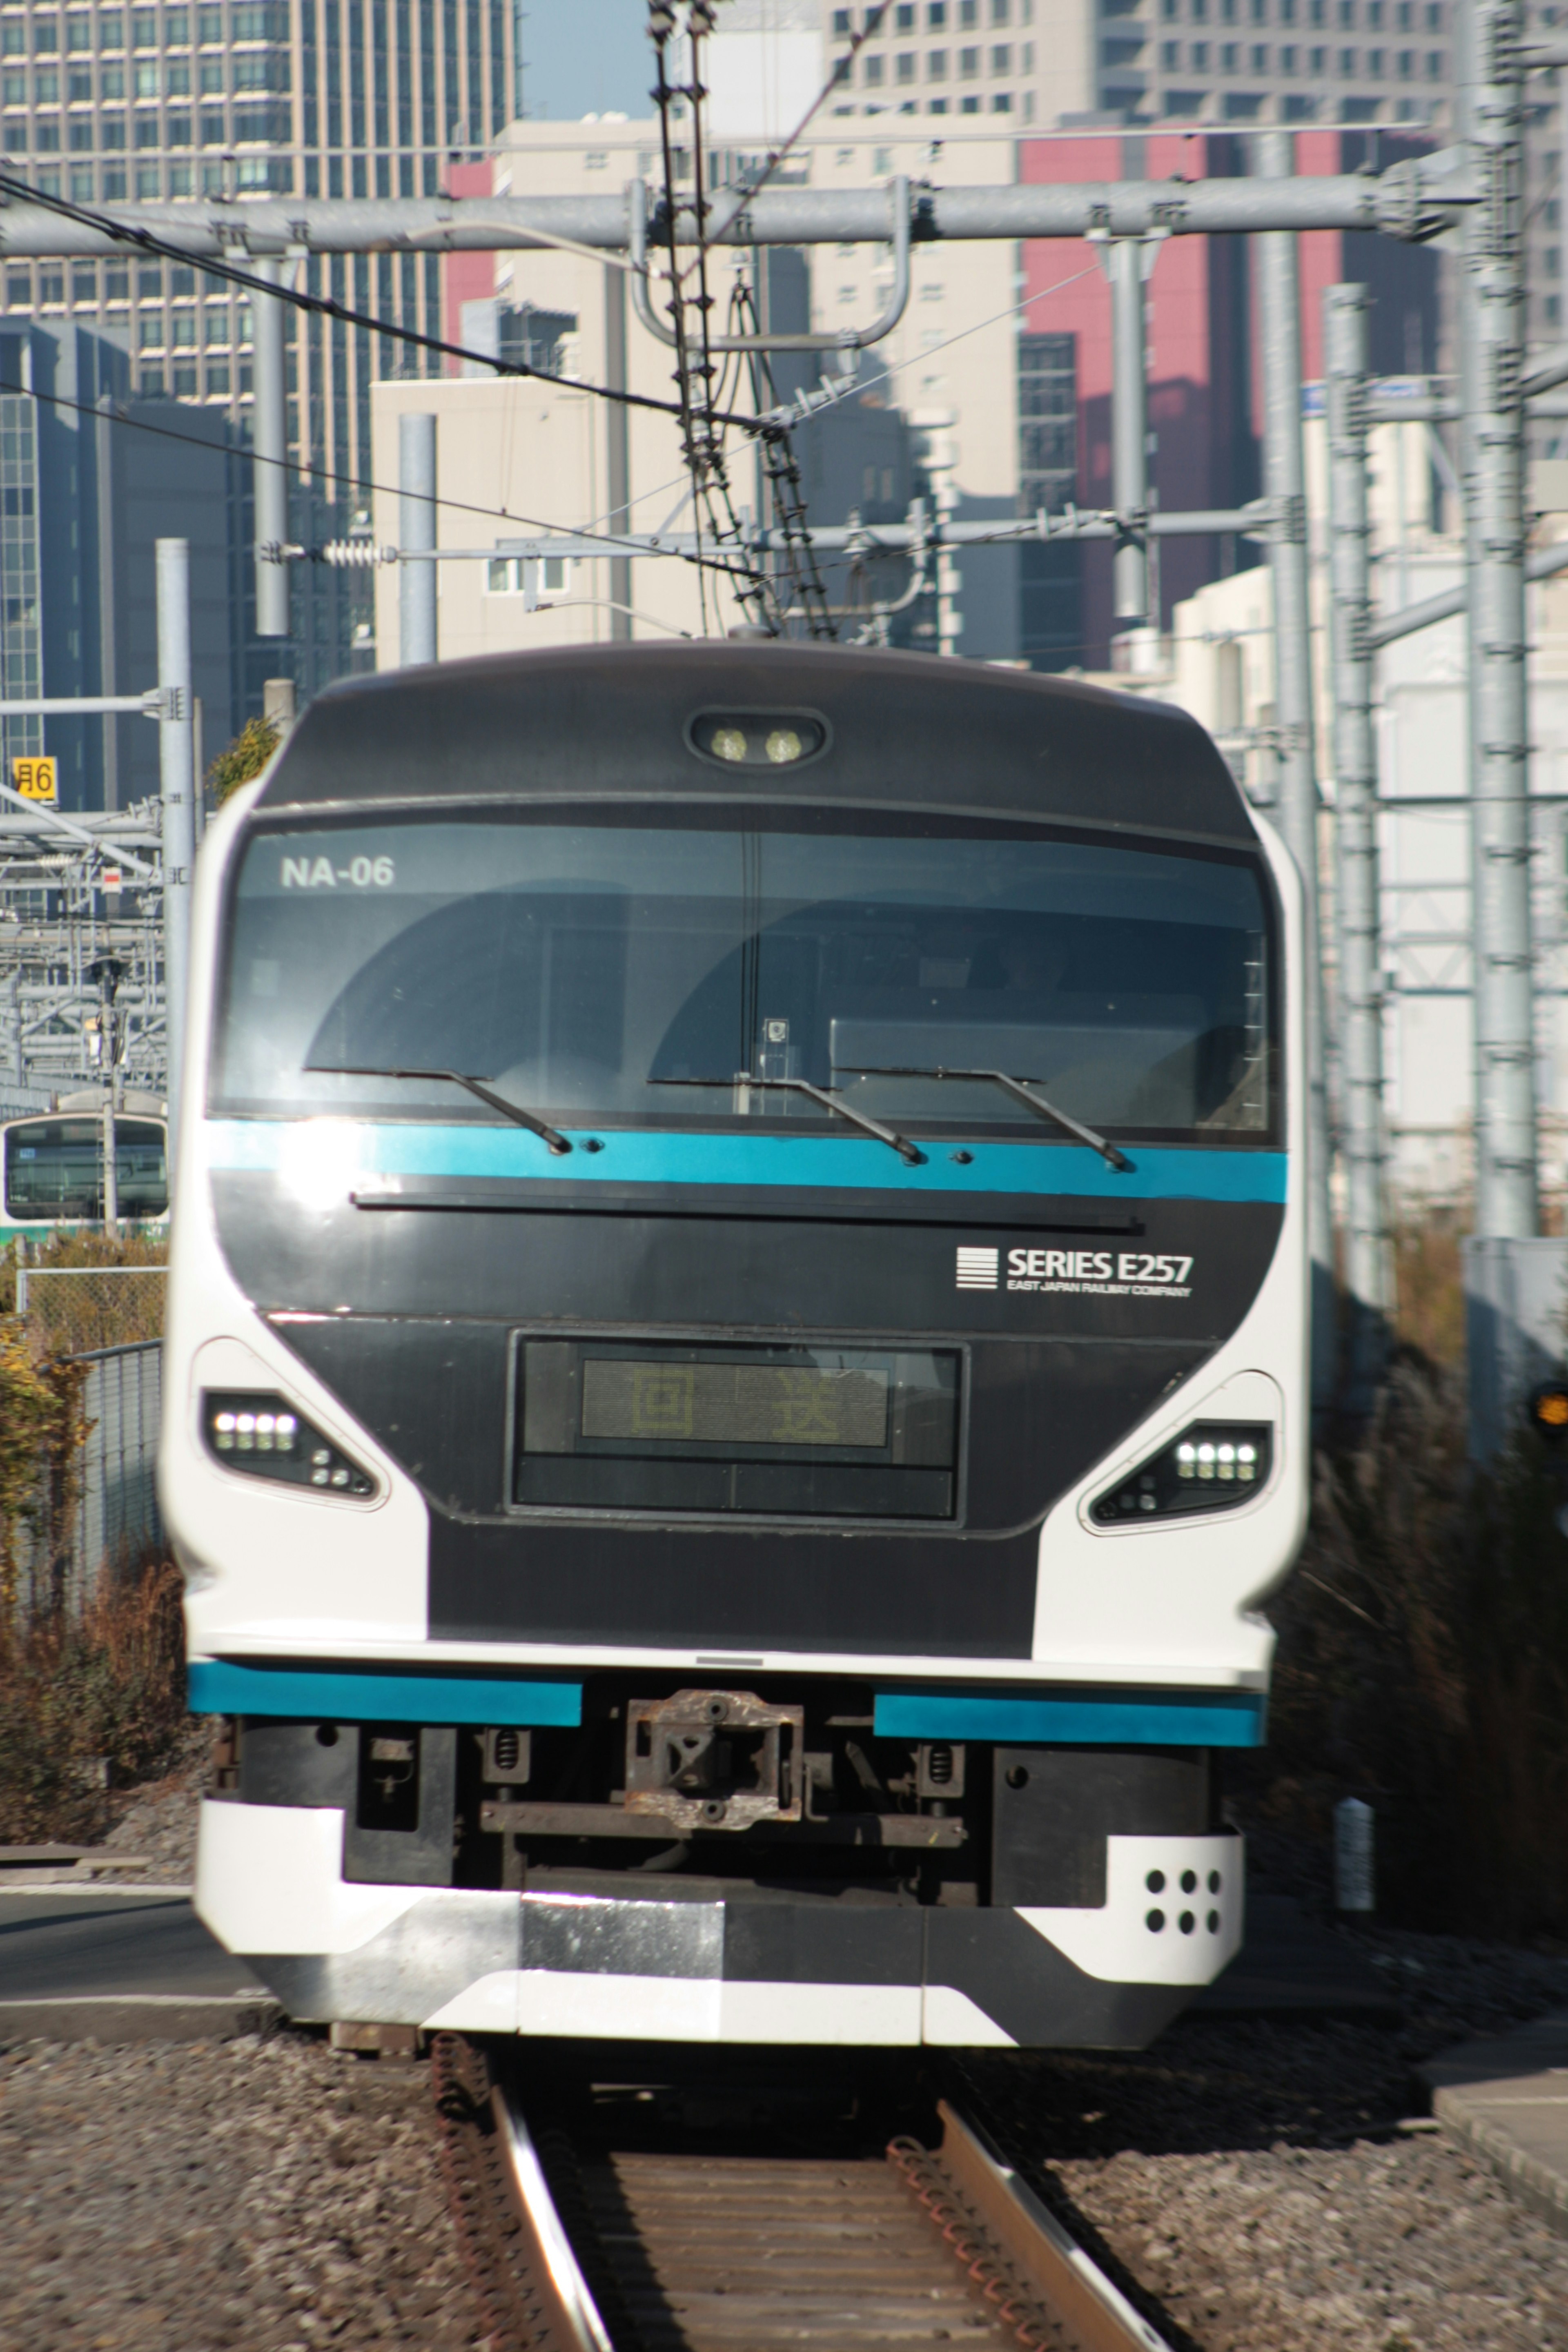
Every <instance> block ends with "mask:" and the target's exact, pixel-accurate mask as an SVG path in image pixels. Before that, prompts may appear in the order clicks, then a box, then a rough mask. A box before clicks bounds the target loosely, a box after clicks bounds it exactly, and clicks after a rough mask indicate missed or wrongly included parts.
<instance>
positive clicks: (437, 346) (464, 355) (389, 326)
mask: <svg viewBox="0 0 1568 2352" xmlns="http://www.w3.org/2000/svg"><path fill="white" fill-rule="evenodd" d="M0 196H5V197H11V198H15V199H16V200H17V201H18V202H21V203H26V204H35V205H39V206H40V207H41V208H42V209H43V210H44V211H46V212H51V213H56V214H58V215H59V216H60V218H61V219H64V220H72V221H78V222H79V223H81V224H82V225H83V226H85V227H88V228H95V229H97V230H98V231H99V232H100V234H101V235H102V236H110V237H113V238H114V239H115V240H116V241H117V242H118V243H120V244H122V245H129V246H132V247H134V248H135V249H136V250H137V251H138V252H141V253H151V254H156V255H157V257H158V258H159V259H160V260H161V261H174V262H177V263H179V264H180V266H181V267H182V268H197V269H200V270H202V271H203V272H204V274H205V276H207V277H208V278H221V279H223V280H224V282H225V283H226V284H227V285H230V286H239V287H243V288H244V289H245V290H246V292H247V293H250V294H258V295H266V296H269V297H270V298H271V299H273V300H275V301H279V302H286V303H288V304H289V305H290V307H291V308H292V309H294V310H306V311H309V312H310V313H311V314H312V315H313V316H315V317H317V318H322V319H334V320H337V321H338V322H339V324H340V325H342V326H347V327H359V328H363V331H365V332H366V333H367V334H372V335H382V336H384V337H386V338H387V339H388V340H390V341H393V342H399V343H407V344H409V345H410V346H412V348H413V349H415V350H416V351H424V352H436V353H437V355H438V356H439V357H441V358H443V359H453V360H463V361H466V362H469V363H471V364H473V365H476V366H479V367H484V368H489V370H490V371H491V372H492V373H494V374H497V375H505V376H521V377H526V378H529V379H531V381H532V382H534V383H553V384H561V385H563V386H567V387H569V388H570V389H571V390H572V391H574V392H584V393H589V394H592V395H593V396H594V398H595V399H596V400H607V401H610V402H611V403H613V404H615V405H616V406H618V407H623V408H642V409H651V410H653V411H655V412H656V413H657V414H658V415H661V416H679V415H681V410H680V408H679V404H677V403H676V402H674V401H669V400H658V399H656V398H655V397H654V395H653V394H651V393H644V392H629V391H626V390H623V389H621V388H619V387H617V386H616V385H612V384H604V383H591V382H589V381H588V380H587V379H585V378H584V377H580V376H564V375H557V374H555V373H552V371H551V370H550V369H548V368H536V367H531V366H530V364H529V363H528V362H527V361H525V360H506V359H501V358H500V357H499V356H498V355H497V354H496V353H495V352H475V351H470V350H469V349H468V345H467V344H466V343H453V342H448V341H447V339H446V338H445V336H442V335H427V334H425V333H423V332H422V331H420V330H419V329H418V328H417V327H406V326H403V325H401V324H393V323H392V322H391V321H389V320H385V319H377V318H374V317H372V316H371V315H370V314H369V313H368V312H367V311H363V310H351V309H350V308H349V306H348V304H347V303H345V302H340V301H339V300H338V299H337V298H336V297H335V296H334V295H331V294H311V293H308V292H307V291H306V290H305V289H303V288H302V287H299V286H284V285H281V284H275V283H274V282H273V280H272V279H270V278H260V277H258V276H257V275H256V273H255V272H254V271H253V270H249V269H242V268H239V266H238V265H237V263H235V262H232V261H219V260H217V259H216V257H214V256H212V255H210V254H208V255H204V256H202V257H200V258H199V259H198V258H196V257H194V256H193V255H192V254H190V253H188V252H187V251H186V250H185V249H184V247H182V246H178V245H175V244H174V242H173V241H172V240H171V239H169V238H166V237H161V236H157V235H155V234H154V232H153V230H152V229H145V228H136V227H133V226H132V225H131V224H130V223H129V222H127V221H121V220H117V219H116V218H115V217H114V216H113V215H111V214H109V213H101V212H98V211H96V210H95V209H94V208H93V207H92V206H91V205H79V204H75V203H73V202H72V201H71V200H70V199H69V198H68V197H66V196H51V195H48V194H46V193H45V192H44V191H43V190H42V189H40V188H36V187H34V186H33V185H32V184H31V183H30V182H29V181H26V180H24V179H22V178H20V177H19V176H18V175H17V174H16V173H14V172H7V171H4V170H0ZM723 422H724V423H725V424H726V425H736V426H738V427H739V428H740V429H741V430H742V432H757V431H761V430H763V429H765V428H764V426H763V424H762V421H761V420H759V419H757V418H755V417H749V416H726V417H725V418H724V419H723Z"/></svg>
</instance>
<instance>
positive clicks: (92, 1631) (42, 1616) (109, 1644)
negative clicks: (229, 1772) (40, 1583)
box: [0, 1559, 188, 1844]
mask: <svg viewBox="0 0 1568 2352" xmlns="http://www.w3.org/2000/svg"><path fill="white" fill-rule="evenodd" d="M187 1721H188V1718H187V1716H186V1713H185V1685H184V1627H183V1624H182V1622H181V1615H180V1576H179V1571H178V1570H177V1569H176V1568H175V1567H174V1562H173V1561H172V1560H167V1559H159V1560H153V1561H152V1562H150V1563H148V1564H146V1565H143V1566H142V1567H141V1568H139V1569H137V1570H134V1571H132V1572H131V1573H128V1574H126V1575H124V1576H121V1577H120V1578H117V1579H113V1580H106V1581H105V1583H104V1585H103V1587H102V1589H101V1591H100V1594H99V1596H98V1597H97V1598H96V1599H95V1600H94V1601H92V1602H90V1603H89V1606H88V1608H87V1609H86V1610H85V1611H84V1612H82V1614H81V1616H80V1617H79V1618H74V1619H73V1618H70V1617H68V1616H67V1615H65V1614H64V1613H55V1612H34V1613H31V1614H28V1615H22V1614H20V1613H18V1614H17V1615H16V1617H14V1618H13V1621H12V1629H11V1630H10V1631H9V1632H6V1631H5V1628H4V1621H3V1620H0V1844H4V1843H9V1844H39V1843H46V1842H51V1841H57V1840H65V1841H68V1842H71V1843H83V1842H87V1841H90V1840H92V1839H95V1838H97V1837H100V1836H101V1835H102V1834H103V1832H104V1831H105V1829H106V1828H107V1827H108V1825H109V1820H110V1794H111V1791H112V1790H115V1789H117V1788H125V1787H128V1786H130V1785H132V1784H133V1783H134V1782H136V1781H139V1780H146V1779H148V1778H150V1777H153V1776H154V1775H156V1774H157V1773H158V1772H159V1771H160V1770H162V1769H164V1768H165V1767H166V1766H167V1764H168V1762H169V1761H170V1759H172V1758H173V1756H174V1753H175V1751H176V1749H177V1748H178V1746H179V1743H180V1740H181V1739H182V1738H183V1737H184V1733H185V1730H186V1727H187ZM105 1765H107V1772H105V1770H104V1767H105Z"/></svg>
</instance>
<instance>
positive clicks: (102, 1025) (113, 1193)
mask: <svg viewBox="0 0 1568 2352" xmlns="http://www.w3.org/2000/svg"><path fill="white" fill-rule="evenodd" d="M117 984H118V974H117V972H116V971H115V970H114V968H113V965H112V961H111V959H110V958H109V957H108V956H105V957H104V958H103V960H102V961H101V962H100V965H99V981H98V1035H99V1044H100V1049H101V1053H102V1068H103V1230H104V1232H105V1234H108V1236H109V1238H110V1240H111V1241H118V1240H119V1238H120V1152H119V1149H118V1146H119V1137H118V1136H117V1134H116V1132H115V1124H114V1114H115V1111H116V1109H117V1108H118V1107H119V1098H120V1088H119V1087H118V1086H117V1085H116V1083H115V1063H116V1061H117V1060H118V1058H119V1055H118V1051H117V1047H118V1039H117V1037H116V1034H115V1031H116V1023H115V1015H114V991H115V988H116V985H117Z"/></svg>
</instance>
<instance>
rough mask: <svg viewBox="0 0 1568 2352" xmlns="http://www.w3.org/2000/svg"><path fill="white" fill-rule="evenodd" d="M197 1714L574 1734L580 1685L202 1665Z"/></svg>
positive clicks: (193, 1686) (197, 1667)
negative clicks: (541, 1727) (519, 1727)
mask: <svg viewBox="0 0 1568 2352" xmlns="http://www.w3.org/2000/svg"><path fill="white" fill-rule="evenodd" d="M185 1674H186V1686H187V1691H188V1695H189V1700H190V1710H191V1713H192V1714H193V1715H281V1716H300V1717H306V1718H314V1719H315V1720H316V1721H318V1722H321V1723H484V1724H494V1723H535V1724H551V1725H555V1726H561V1727H565V1728H567V1729H569V1730H570V1729H574V1728H575V1727H576V1726H577V1725H578V1724H580V1723H581V1722H582V1720H583V1685H582V1684H581V1683H525V1682H511V1681H502V1680H496V1679H491V1680H487V1681H484V1682H470V1681H468V1679H466V1678H465V1677H464V1676H461V1675H355V1674H343V1673H338V1672H325V1673H323V1672H321V1671H318V1670H317V1669H315V1668H313V1667H304V1668H298V1669H296V1668H283V1669H275V1668H273V1667H271V1666H235V1665H227V1664H222V1663H198V1664H193V1665H191V1666H188V1667H187V1668H186V1670H185Z"/></svg>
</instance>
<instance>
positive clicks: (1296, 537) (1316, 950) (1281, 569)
mask: <svg viewBox="0 0 1568 2352" xmlns="http://www.w3.org/2000/svg"><path fill="white" fill-rule="evenodd" d="M1295 168H1296V142H1295V139H1294V137H1293V136H1292V134H1291V133H1290V132H1289V131H1260V132H1259V133H1258V137H1257V140H1256V142H1255V147H1254V163H1253V169H1254V171H1255V173H1257V174H1258V176H1259V177H1260V178H1263V179H1276V180H1278V179H1286V178H1288V177H1289V176H1290V175H1291V174H1292V173H1294V171H1295ZM1256 245H1257V255H1258V277H1257V286H1258V328H1259V332H1260V336H1261V341H1262V346H1263V488H1264V492H1265V495H1266V496H1267V497H1268V499H1271V500H1272V501H1273V503H1274V507H1275V510H1276V520H1275V522H1274V525H1273V528H1272V530H1271V533H1270V538H1269V551H1268V571H1269V576H1270V579H1271V581H1272V583H1273V588H1274V713H1275V721H1276V725H1277V728H1278V730H1279V809H1278V812H1277V814H1278V816H1279V830H1280V832H1281V833H1282V834H1283V835H1284V836H1285V839H1286V842H1287V843H1288V845H1289V849H1290V853H1291V855H1292V856H1293V857H1294V858H1295V860H1296V863H1297V865H1298V866H1300V871H1301V879H1302V882H1303V884H1304V886H1305V888H1306V895H1307V920H1306V933H1305V937H1306V948H1307V970H1306V973H1305V975H1304V977H1305V980H1306V984H1307V1088H1308V1097H1307V1239H1308V1246H1309V1247H1310V1251H1311V1256H1312V1403H1313V1408H1314V1410H1315V1411H1317V1412H1323V1411H1325V1410H1326V1409H1327V1408H1328V1407H1329V1406H1330V1405H1331V1403H1332V1402H1333V1396H1334V1389H1335V1372H1336V1366H1335V1361H1334V1358H1335V1329H1334V1260H1333V1227H1332V1223H1331V1216H1330V1211H1329V1105H1328V1083H1327V1078H1326V1076H1325V1071H1324V1052H1323V1034H1324V1026H1323V972H1322V957H1321V930H1320V927H1319V914H1318V778H1317V767H1316V761H1315V760H1314V757H1313V749H1312V635H1311V601H1310V577H1309V572H1308V563H1307V495H1306V493H1307V476H1306V461H1305V457H1304V455H1303V452H1302V447H1301V310H1300V277H1299V272H1298V267H1297V254H1296V235H1295V231H1294V230H1293V229H1270V230H1268V231H1266V232H1265V233H1264V234H1263V235H1262V236H1258V239H1257V240H1256Z"/></svg>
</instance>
